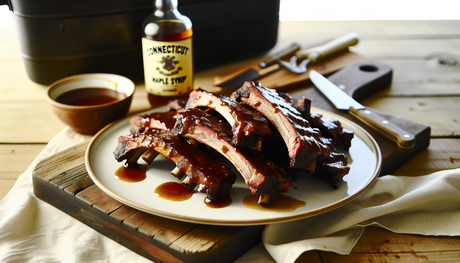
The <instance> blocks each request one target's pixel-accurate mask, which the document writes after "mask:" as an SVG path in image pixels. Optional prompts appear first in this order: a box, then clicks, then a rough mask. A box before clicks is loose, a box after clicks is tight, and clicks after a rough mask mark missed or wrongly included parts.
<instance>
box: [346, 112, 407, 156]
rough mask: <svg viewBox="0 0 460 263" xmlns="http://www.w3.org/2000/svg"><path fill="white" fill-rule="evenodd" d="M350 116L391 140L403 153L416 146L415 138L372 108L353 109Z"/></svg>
mask: <svg viewBox="0 0 460 263" xmlns="http://www.w3.org/2000/svg"><path fill="white" fill-rule="evenodd" d="M349 112H350V114H351V115H352V116H354V117H355V118H357V119H359V120H360V121H362V122H363V123H364V124H365V125H366V126H368V127H369V128H371V129H373V130H374V131H376V132H378V133H379V134H381V135H382V136H383V137H385V138H387V139H389V140H390V141H391V142H393V143H394V144H395V145H397V146H398V150H399V151H401V152H410V151H412V149H413V148H414V146H415V136H414V135H413V134H411V133H409V132H407V131H405V130H403V129H402V128H400V127H398V126H396V125H395V124H394V123H391V122H390V121H388V120H387V119H385V118H383V117H382V116H380V115H379V114H377V113H375V112H374V111H373V110H372V109H371V108H364V109H360V110H357V109H355V108H353V107H351V108H350V110H349Z"/></svg>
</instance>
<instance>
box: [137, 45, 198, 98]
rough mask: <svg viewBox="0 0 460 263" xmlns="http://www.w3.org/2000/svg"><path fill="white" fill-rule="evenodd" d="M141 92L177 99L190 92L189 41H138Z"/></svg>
mask: <svg viewBox="0 0 460 263" xmlns="http://www.w3.org/2000/svg"><path fill="white" fill-rule="evenodd" d="M142 51H143V52H142V55H143V58H144V78H145V89H146V91H147V92H148V93H150V94H153V95H157V96H177V95H181V94H184V93H187V92H190V91H191V90H192V89H193V52H192V38H187V39H184V40H179V41H155V40H150V39H147V38H145V37H144V38H142Z"/></svg>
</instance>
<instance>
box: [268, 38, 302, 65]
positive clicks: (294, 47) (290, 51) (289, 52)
mask: <svg viewBox="0 0 460 263" xmlns="http://www.w3.org/2000/svg"><path fill="white" fill-rule="evenodd" d="M299 50H300V45H299V44H297V43H292V44H291V45H290V46H288V47H287V48H284V49H282V50H280V51H278V52H276V53H275V54H273V55H272V56H270V57H269V58H267V59H266V60H265V61H262V62H260V63H259V67H260V68H267V67H269V66H271V65H273V64H275V63H277V59H278V58H280V59H286V58H289V57H291V56H294V55H295V53H296V52H297V51H299Z"/></svg>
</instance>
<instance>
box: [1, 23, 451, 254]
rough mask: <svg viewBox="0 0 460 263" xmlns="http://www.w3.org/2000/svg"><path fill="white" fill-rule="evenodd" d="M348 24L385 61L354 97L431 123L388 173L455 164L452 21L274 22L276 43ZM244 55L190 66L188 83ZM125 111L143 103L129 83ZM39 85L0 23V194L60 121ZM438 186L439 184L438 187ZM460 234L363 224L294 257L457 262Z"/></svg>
mask: <svg viewBox="0 0 460 263" xmlns="http://www.w3.org/2000/svg"><path fill="white" fill-rule="evenodd" d="M348 32H356V33H358V34H359V35H360V36H361V40H360V43H359V44H358V45H357V46H356V47H353V48H352V50H353V51H354V52H356V53H359V54H361V55H363V56H365V57H367V58H369V59H370V60H374V61H378V62H383V63H386V64H389V65H390V66H392V67H393V83H392V85H391V87H390V88H388V89H384V90H382V91H380V92H378V93H377V94H375V95H373V96H371V97H369V98H367V99H365V100H364V101H362V103H363V104H364V105H366V106H370V107H372V108H375V109H377V110H379V111H382V112H386V113H389V114H393V115H396V116H399V117H402V118H406V119H410V120H414V121H417V122H420V123H424V124H426V125H429V126H431V143H430V146H429V148H428V149H427V150H425V151H423V152H422V153H420V154H419V155H417V156H416V157H415V158H413V159H412V160H411V161H409V162H408V163H406V164H405V165H404V166H402V167H401V168H400V169H398V170H397V171H396V172H394V173H393V174H395V175H410V176H418V175H425V174H429V173H432V172H435V171H440V170H444V169H451V168H459V167H460V21H366V22H362V21H345V22H332V21H331V22H281V23H280V28H279V40H278V44H277V45H276V47H275V48H274V50H277V49H279V48H281V47H284V46H287V45H288V44H290V43H291V42H293V41H296V42H298V43H301V44H304V45H308V44H310V43H317V42H318V41H323V40H324V39H331V38H334V37H337V36H340V35H343V34H346V33H348ZM257 59H260V58H251V59H248V60H247V61H238V62H235V63H232V64H228V65H225V66H220V67H215V68H212V69H208V70H203V71H200V72H197V73H196V84H195V86H196V87H207V88H210V87H212V86H213V77H214V76H215V75H216V74H218V73H220V72H222V71H224V70H228V69H231V68H233V67H236V66H240V65H243V64H244V63H247V62H251V61H255V60H257ZM137 86H138V89H137V91H136V94H135V97H134V101H133V105H132V108H131V112H135V111H139V110H143V109H147V108H148V107H149V104H148V101H147V99H146V96H145V90H144V86H143V83H137ZM45 92H46V87H45V86H43V85H39V84H36V83H34V82H32V81H31V80H29V78H28V77H27V74H26V71H25V68H24V65H23V62H22V58H21V56H20V47H19V43H18V39H17V36H16V32H15V29H14V28H13V27H0V160H1V161H0V162H1V165H0V199H2V198H3V197H4V196H5V195H6V194H7V193H8V191H9V190H10V189H11V187H12V186H13V185H14V183H15V181H16V180H17V178H18V176H19V175H20V174H22V173H23V172H24V171H25V170H26V169H27V167H28V166H29V165H30V164H31V162H32V160H33V159H34V158H36V157H37V155H38V154H39V152H40V151H41V150H42V149H43V148H44V147H45V145H46V144H47V143H48V142H49V141H50V140H51V139H52V138H53V136H54V135H56V134H57V133H58V132H59V131H61V130H62V129H63V128H64V127H65V125H64V124H63V123H61V122H60V120H59V119H57V117H56V116H55V115H54V114H53V112H52V111H51V107H50V106H49V104H48V103H47V102H46V99H45ZM441 190H442V189H440V191H441ZM459 258H460V237H427V236H418V235H403V234H394V233H391V232H389V231H386V230H383V229H379V228H374V227H368V228H367V229H366V231H365V233H364V235H363V236H362V237H361V239H360V241H359V242H358V244H357V245H356V247H355V248H354V249H353V251H352V253H351V254H350V255H347V256H340V255H337V254H335V253H329V252H321V251H311V252H308V253H305V254H304V255H302V256H301V258H299V260H298V262H307V261H308V262H364V261H366V262H415V261H432V262H441V261H443V262H447V261H449V262H457V261H458V259H459Z"/></svg>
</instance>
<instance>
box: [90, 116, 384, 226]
mask: <svg viewBox="0 0 460 263" xmlns="http://www.w3.org/2000/svg"><path fill="white" fill-rule="evenodd" d="M312 112H317V113H321V114H323V116H327V117H332V118H335V119H338V120H339V121H340V122H341V123H342V125H343V127H344V128H347V129H349V130H352V131H354V133H355V137H354V138H353V141H352V147H351V148H350V150H349V152H347V153H346V154H347V155H348V160H349V166H350V167H351V169H350V173H349V174H348V175H346V176H345V177H344V183H343V184H342V185H341V186H340V188H339V189H333V188H332V187H331V186H330V185H329V184H328V183H327V182H325V181H323V180H320V179H316V178H313V177H312V176H308V175H306V176H299V178H298V180H297V181H295V182H293V184H292V186H291V187H290V189H289V191H288V192H287V193H286V195H288V196H291V197H293V198H296V199H298V200H302V201H305V202H306V205H305V206H303V207H300V208H298V209H296V210H295V211H292V212H271V211H260V210H255V209H251V208H248V207H246V206H245V205H243V198H244V197H245V196H246V195H249V194H250V191H249V189H248V187H247V186H246V184H245V183H244V180H243V178H242V177H241V176H238V179H237V182H236V183H235V184H234V186H233V189H232V200H233V202H232V204H231V205H230V206H227V207H224V208H209V207H207V206H206V205H205V204H204V202H203V200H204V199H205V197H206V196H205V194H204V193H194V194H193V196H192V198H190V199H188V200H186V201H181V202H177V201H169V200H166V199H163V198H160V197H159V196H157V195H156V194H155V193H154V190H155V188H156V187H157V186H158V185H160V184H162V183H164V182H170V181H177V180H176V179H175V178H174V177H173V176H172V175H171V174H170V171H171V170H172V169H173V168H174V167H175V165H174V163H173V162H172V161H171V160H168V159H166V158H164V157H163V156H161V155H160V156H159V157H157V159H155V161H154V162H153V163H152V165H150V166H149V169H148V171H147V178H146V179H145V180H143V181H140V182H136V183H129V182H125V181H121V180H119V179H117V178H116V177H115V175H114V173H115V171H116V170H117V169H118V168H119V167H120V166H122V163H118V162H117V161H116V160H115V158H114V156H113V151H114V149H115V148H116V146H117V143H118V137H119V136H121V135H128V134H129V133H130V132H129V129H130V125H129V122H128V120H129V117H127V118H125V119H123V120H121V121H119V122H116V123H114V124H112V125H110V126H107V127H106V128H104V129H103V130H101V131H100V132H99V133H98V134H96V136H95V137H94V138H93V140H92V141H91V142H90V144H89V146H88V149H87V151H86V156H85V162H86V167H87V170H88V173H89V175H90V177H91V179H92V180H93V181H94V183H95V184H96V185H97V186H98V187H99V188H101V189H102V191H104V192H105V193H107V194H108V195H110V196H111V197H113V198H114V199H116V200H118V201H120V202H121V203H123V204H126V205H128V206H131V207H133V208H136V209H138V210H141V211H144V212H147V213H151V214H154V215H158V216H162V217H166V218H170V219H175V220H181V221H186V222H194V223H203V224H216V225H256V224H269V223H275V222H284V221H291V220H296V219H300V218H305V217H310V216H313V215H317V214H320V213H324V212H327V211H330V210H332V209H335V208H337V207H339V206H341V205H344V204H346V203H348V202H350V201H352V200H353V199H355V198H356V197H358V196H359V195H361V194H362V193H363V192H364V191H366V190H367V189H368V188H369V187H370V186H371V185H372V184H373V183H374V181H375V180H376V179H377V177H378V175H379V173H380V168H381V162H382V160H381V153H380V149H379V147H378V145H377V143H376V142H375V140H374V139H373V138H372V137H371V136H370V135H369V134H368V133H367V132H366V131H365V130H364V129H363V128H361V127H360V126H358V125H357V124H355V123H353V122H351V121H349V120H347V119H345V118H342V117H341V116H338V115H336V114H333V113H330V112H327V111H323V110H320V109H317V108H312ZM146 113H148V112H146Z"/></svg>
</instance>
